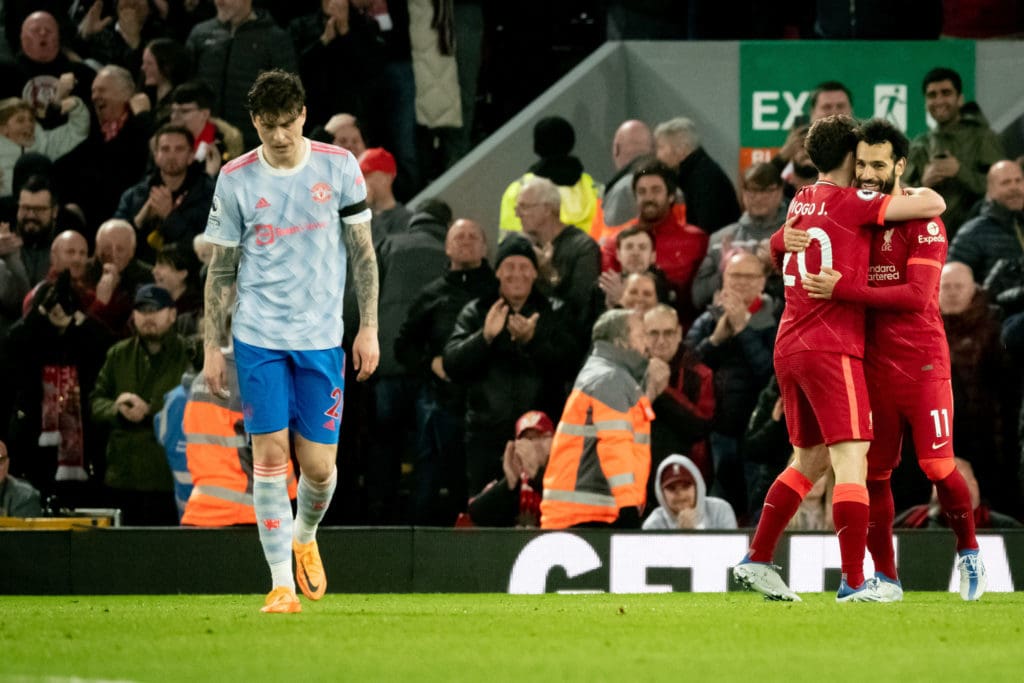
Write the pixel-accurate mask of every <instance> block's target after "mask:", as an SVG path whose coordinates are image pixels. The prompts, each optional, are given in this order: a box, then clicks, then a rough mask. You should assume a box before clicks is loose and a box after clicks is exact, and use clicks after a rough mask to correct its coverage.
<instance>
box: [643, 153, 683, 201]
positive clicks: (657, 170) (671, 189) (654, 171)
mask: <svg viewBox="0 0 1024 683" xmlns="http://www.w3.org/2000/svg"><path fill="white" fill-rule="evenodd" d="M645 175H656V176H661V178H662V180H664V181H665V188H666V189H667V190H668V194H669V196H672V195H674V194H675V193H676V186H677V183H678V180H677V175H676V172H675V171H673V170H672V169H671V168H669V167H668V166H666V165H665V164H663V163H661V162H660V161H658V160H656V159H655V160H654V161H651V162H649V163H646V164H641V165H640V166H638V167H637V169H636V170H635V171H633V194H636V184H637V182H639V180H640V179H641V178H643V177H644V176H645Z"/></svg>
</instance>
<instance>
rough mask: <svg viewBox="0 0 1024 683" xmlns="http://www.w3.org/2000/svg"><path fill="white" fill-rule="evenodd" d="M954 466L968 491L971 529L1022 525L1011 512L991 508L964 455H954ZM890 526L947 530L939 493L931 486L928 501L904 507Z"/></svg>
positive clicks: (947, 522)
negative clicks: (972, 523) (907, 507)
mask: <svg viewBox="0 0 1024 683" xmlns="http://www.w3.org/2000/svg"><path fill="white" fill-rule="evenodd" d="M954 460H955V461H956V468H957V469H958V470H960V474H962V475H963V477H964V481H966V482H967V489H968V491H970V493H971V507H972V508H973V510H974V528H976V529H1013V528H1018V527H1021V526H1024V524H1021V523H1020V522H1018V521H1017V520H1016V519H1014V518H1013V517H1011V516H1010V515H1007V514H1004V513H1002V512H996V511H995V510H993V509H992V508H991V507H990V506H989V504H988V503H987V502H983V499H982V497H981V487H980V486H979V485H978V479H977V478H976V477H975V476H974V468H973V467H971V463H970V462H969V461H967V460H964V459H963V458H954ZM893 526H895V527H897V528H902V529H948V528H949V519H948V517H947V516H946V513H944V512H943V510H942V504H941V503H940V502H939V494H938V491H936V489H935V486H934V485H933V486H932V496H931V498H930V499H929V500H928V502H927V503H925V504H923V505H915V506H914V507H912V508H909V509H907V510H904V511H903V512H901V513H900V514H899V516H898V517H897V518H896V519H895V520H894V522H893Z"/></svg>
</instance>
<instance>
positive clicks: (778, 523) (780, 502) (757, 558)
mask: <svg viewBox="0 0 1024 683" xmlns="http://www.w3.org/2000/svg"><path fill="white" fill-rule="evenodd" d="M812 486H814V482H812V481H811V480H810V479H808V478H807V477H805V476H804V475H802V474H801V473H800V471H799V470H797V469H795V468H793V467H787V468H786V469H784V470H782V474H780V475H779V476H778V477H776V478H775V483H773V484H772V486H771V488H770V489H768V495H766V496H765V498H764V507H763V508H762V509H761V519H760V520H759V521H758V522H757V530H756V531H755V532H754V540H753V541H751V543H750V552H749V553H747V556H748V557H749V558H750V560H751V561H752V562H771V561H772V557H773V556H774V555H775V546H777V545H778V544H779V539H780V538H781V537H782V532H783V531H785V529H786V525H787V524H789V520H791V519H793V515H795V514H796V510H797V508H798V507H800V503H801V502H802V501H803V499H804V497H805V496H806V495H807V493H808V492H809V491H810V490H811V487H812Z"/></svg>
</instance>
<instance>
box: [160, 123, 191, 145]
mask: <svg viewBox="0 0 1024 683" xmlns="http://www.w3.org/2000/svg"><path fill="white" fill-rule="evenodd" d="M162 135H180V136H182V137H183V138H185V139H186V140H188V146H189V147H195V144H196V138H195V136H194V135H192V131H190V130H189V129H188V128H186V127H185V126H176V125H174V124H173V123H168V124H166V125H163V126H160V128H159V129H158V130H157V131H156V133H154V134H153V140H155V141H156V142H157V143H159V142H160V136H162Z"/></svg>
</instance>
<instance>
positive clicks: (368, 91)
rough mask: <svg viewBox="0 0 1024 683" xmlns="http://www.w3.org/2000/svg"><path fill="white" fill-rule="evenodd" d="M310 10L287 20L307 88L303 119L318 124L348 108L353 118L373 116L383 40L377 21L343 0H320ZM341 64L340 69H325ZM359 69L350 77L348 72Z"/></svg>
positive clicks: (379, 86)
mask: <svg viewBox="0 0 1024 683" xmlns="http://www.w3.org/2000/svg"><path fill="white" fill-rule="evenodd" d="M317 4H319V7H318V8H317V10H316V11H315V12H312V13H310V14H306V15H304V16H301V17H298V18H296V19H293V20H292V22H291V23H290V24H289V25H288V32H289V34H290V35H291V39H292V44H293V45H294V46H295V54H296V55H297V56H298V60H299V76H300V77H301V78H302V83H303V85H304V86H305V87H306V92H307V93H308V96H307V98H306V122H307V125H309V126H310V127H315V126H323V125H324V124H326V123H328V120H329V119H330V118H331V116H332V114H334V113H335V112H339V111H345V112H352V114H353V115H354V116H356V117H358V118H363V119H369V118H374V117H376V116H377V115H378V113H379V110H378V108H377V106H376V103H375V101H374V100H375V99H378V96H379V92H380V88H381V80H382V78H383V73H382V63H383V54H382V51H383V44H382V43H381V40H380V35H379V33H380V32H379V31H378V29H377V22H375V21H374V20H373V19H371V18H370V17H368V16H366V15H365V14H363V13H362V12H360V11H358V10H357V9H355V8H353V7H352V6H351V4H350V3H349V2H348V0H320V2H319V3H317ZM330 64H344V65H345V68H344V70H340V69H334V68H326V65H330ZM356 73H358V74H359V77H358V78H353V77H352V74H356Z"/></svg>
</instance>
